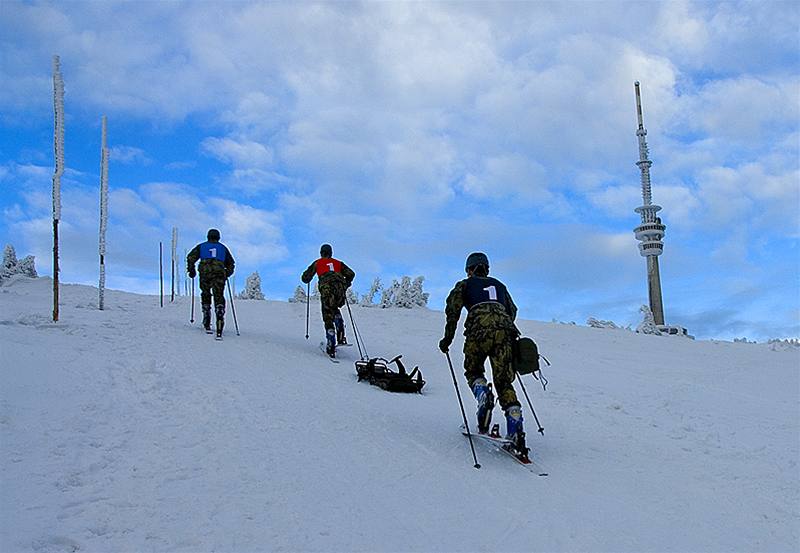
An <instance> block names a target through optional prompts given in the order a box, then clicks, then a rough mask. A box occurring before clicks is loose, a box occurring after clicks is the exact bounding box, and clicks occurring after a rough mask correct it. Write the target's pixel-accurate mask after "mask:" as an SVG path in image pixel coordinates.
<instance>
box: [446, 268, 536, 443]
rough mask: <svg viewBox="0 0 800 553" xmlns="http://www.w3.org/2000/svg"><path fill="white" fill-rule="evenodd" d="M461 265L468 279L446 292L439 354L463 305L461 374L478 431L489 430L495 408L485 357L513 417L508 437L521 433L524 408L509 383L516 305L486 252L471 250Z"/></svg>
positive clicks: (453, 330)
mask: <svg viewBox="0 0 800 553" xmlns="http://www.w3.org/2000/svg"><path fill="white" fill-rule="evenodd" d="M465 269H466V272H467V278H466V279H464V280H461V281H459V282H457V283H456V285H455V286H454V287H453V289H452V290H451V291H450V294H449V295H448V296H447V302H446V306H445V315H446V317H447V322H446V324H445V329H444V338H442V340H441V341H440V342H439V349H440V350H441V351H442V352H443V353H447V352H448V351H449V349H450V344H451V343H452V342H453V338H454V337H455V333H456V327H457V326H458V319H459V318H460V316H461V310H462V308H464V307H466V308H467V312H468V313H467V319H466V321H465V322H464V337H465V340H464V376H465V377H466V378H467V383H468V384H469V387H470V389H471V390H472V392H473V394H474V395H475V398H476V399H477V401H478V430H479V431H480V432H483V433H485V432H487V431H488V430H489V424H490V423H491V413H492V407H494V395H493V394H492V391H491V389H490V388H489V387H488V385H487V383H486V377H485V368H484V364H485V362H486V358H487V357H488V358H489V360H490V361H491V365H492V380H493V381H494V388H495V391H496V392H497V395H498V397H499V400H500V406H501V407H502V408H503V410H504V411H505V412H506V420H507V422H509V420H511V422H510V424H508V425H507V429H508V430H509V431H508V432H507V436H509V437H511V438H512V439H513V438H514V437H515V435H516V434H517V433H520V432H522V412H521V409H520V403H519V400H518V399H517V394H516V392H515V391H514V386H513V382H514V378H515V373H514V367H513V346H514V342H515V341H516V340H517V338H518V337H519V334H520V333H519V330H517V327H516V325H515V324H514V320H515V319H516V317H517V306H516V305H514V302H513V300H512V299H511V294H509V293H508V290H507V289H506V286H505V284H503V283H502V282H500V281H499V280H497V279H496V278H493V277H490V276H489V259H488V258H487V257H486V255H485V254H483V253H480V252H476V253H473V254H470V256H469V257H468V258H467V262H466V267H465ZM523 436H524V435H523ZM522 439H524V437H523V438H522Z"/></svg>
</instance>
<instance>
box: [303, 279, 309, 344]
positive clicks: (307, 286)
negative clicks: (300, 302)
mask: <svg viewBox="0 0 800 553" xmlns="http://www.w3.org/2000/svg"><path fill="white" fill-rule="evenodd" d="M301 290H302V288H301ZM306 290H307V291H306V340H308V319H309V316H310V313H311V281H310V280H309V281H308V282H307V283H306Z"/></svg>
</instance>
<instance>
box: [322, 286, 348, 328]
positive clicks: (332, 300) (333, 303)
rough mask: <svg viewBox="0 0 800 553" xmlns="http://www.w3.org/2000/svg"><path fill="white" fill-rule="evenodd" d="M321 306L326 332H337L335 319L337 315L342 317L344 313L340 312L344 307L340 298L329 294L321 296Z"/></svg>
mask: <svg viewBox="0 0 800 553" xmlns="http://www.w3.org/2000/svg"><path fill="white" fill-rule="evenodd" d="M320 304H321V308H322V323H323V324H324V325H325V330H326V331H327V330H328V329H331V328H332V329H334V330H336V325H335V324H334V322H333V319H334V318H335V317H336V315H339V316H340V317H341V316H342V312H341V311H339V308H340V307H341V306H342V305H343V304H342V303H340V300H339V298H337V297H336V296H334V295H329V294H322V293H321V294H320Z"/></svg>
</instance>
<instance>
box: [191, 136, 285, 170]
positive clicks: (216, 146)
mask: <svg viewBox="0 0 800 553" xmlns="http://www.w3.org/2000/svg"><path fill="white" fill-rule="evenodd" d="M201 147H202V149H203V151H204V152H205V153H207V154H210V155H212V156H214V157H215V158H217V159H219V160H220V161H224V162H227V163H230V164H232V165H234V166H237V167H246V168H255V169H263V168H266V167H269V165H270V164H271V163H272V151H271V150H270V149H269V148H268V147H267V146H264V145H263V144H260V143H258V142H254V141H252V140H246V139H244V140H234V139H232V138H215V137H209V138H206V139H205V140H203V142H202V143H201Z"/></svg>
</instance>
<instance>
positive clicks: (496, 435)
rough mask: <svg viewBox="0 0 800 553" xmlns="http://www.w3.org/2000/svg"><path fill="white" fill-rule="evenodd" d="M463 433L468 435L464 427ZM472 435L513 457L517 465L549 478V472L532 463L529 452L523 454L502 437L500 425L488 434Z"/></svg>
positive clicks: (472, 433) (462, 428)
mask: <svg viewBox="0 0 800 553" xmlns="http://www.w3.org/2000/svg"><path fill="white" fill-rule="evenodd" d="M461 433H462V434H463V435H464V436H467V435H468V434H467V431H466V430H465V429H464V427H463V426H462V427H461ZM470 435H472V437H473V438H477V439H478V440H479V441H482V442H484V443H486V444H487V445H489V446H491V447H493V448H494V449H495V450H497V451H501V452H503V453H504V454H506V455H508V456H509V457H512V458H513V459H514V460H515V461H516V462H517V463H519V464H520V465H523V466H525V467H526V468H527V469H528V470H530V471H531V472H533V473H536V474H537V475H539V476H548V473H547V472H544V471H542V470H540V469H539V467H537V466H536V464H535V463H534V462H533V461H531V459H530V458H529V457H528V452H527V451H526V452H525V453H524V454H521V453H520V452H519V451H517V450H516V448H515V447H514V442H512V441H511V440H508V439H506V438H503V437H502V436H500V432H499V425H497V424H495V425H494V426H493V427H492V430H491V431H490V432H489V433H488V434H481V433H474V432H470Z"/></svg>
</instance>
